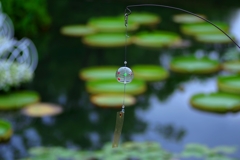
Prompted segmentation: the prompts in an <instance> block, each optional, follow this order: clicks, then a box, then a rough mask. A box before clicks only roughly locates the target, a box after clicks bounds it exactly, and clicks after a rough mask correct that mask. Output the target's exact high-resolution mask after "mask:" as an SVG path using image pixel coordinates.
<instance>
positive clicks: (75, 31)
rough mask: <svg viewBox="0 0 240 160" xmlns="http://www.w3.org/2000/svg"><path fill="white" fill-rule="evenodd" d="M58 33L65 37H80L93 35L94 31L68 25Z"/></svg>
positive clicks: (88, 27)
mask: <svg viewBox="0 0 240 160" xmlns="http://www.w3.org/2000/svg"><path fill="white" fill-rule="evenodd" d="M60 32H61V33H62V34H63V35H66V36H73V37H81V36H86V35H89V34H93V33H95V32H96V31H95V29H94V28H92V27H90V26H86V25H68V26H64V27H62V28H61V30H60Z"/></svg>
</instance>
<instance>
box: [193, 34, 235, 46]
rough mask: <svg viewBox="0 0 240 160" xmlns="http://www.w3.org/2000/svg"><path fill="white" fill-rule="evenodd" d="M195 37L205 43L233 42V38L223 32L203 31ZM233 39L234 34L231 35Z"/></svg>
mask: <svg viewBox="0 0 240 160" xmlns="http://www.w3.org/2000/svg"><path fill="white" fill-rule="evenodd" d="M194 37H195V39H196V40H197V41H199V42H203V43H231V42H232V41H231V39H229V38H228V37H227V36H226V35H225V34H223V33H220V32H219V33H202V34H199V35H195V36H194ZM230 37H231V38H232V39H234V37H233V36H231V35H230Z"/></svg>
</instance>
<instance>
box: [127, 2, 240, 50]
mask: <svg viewBox="0 0 240 160" xmlns="http://www.w3.org/2000/svg"><path fill="white" fill-rule="evenodd" d="M142 6H155V7H162V8H169V9H174V10H179V11H182V12H185V13H188V14H191V15H193V16H195V17H198V18H200V19H202V20H204V21H205V22H208V23H209V24H211V25H213V26H214V27H216V28H217V29H218V30H220V31H221V32H222V33H223V34H225V35H226V36H227V37H228V38H229V39H230V40H231V41H232V42H233V43H234V44H235V45H236V46H237V47H238V48H239V49H240V46H239V45H238V44H237V43H236V42H235V41H234V40H233V39H232V38H231V37H230V36H229V35H228V34H227V33H226V32H224V31H223V30H222V29H221V28H219V27H218V26H217V25H215V24H214V23H212V22H211V21H209V20H207V19H205V18H203V17H201V16H199V15H197V14H195V13H192V12H190V11H187V10H184V9H181V8H177V7H172V6H165V5H159V4H138V5H129V6H127V7H126V9H125V15H126V14H127V15H130V14H131V12H132V11H131V10H130V9H129V8H131V7H142ZM125 23H126V22H125Z"/></svg>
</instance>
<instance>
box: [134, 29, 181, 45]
mask: <svg viewBox="0 0 240 160" xmlns="http://www.w3.org/2000/svg"><path fill="white" fill-rule="evenodd" d="M180 42H181V38H180V37H179V35H178V34H176V33H173V32H165V31H155V32H141V33H138V34H137V35H136V36H134V37H133V43H134V44H136V45H138V46H143V47H150V48H160V47H168V46H174V45H176V44H179V43H180Z"/></svg>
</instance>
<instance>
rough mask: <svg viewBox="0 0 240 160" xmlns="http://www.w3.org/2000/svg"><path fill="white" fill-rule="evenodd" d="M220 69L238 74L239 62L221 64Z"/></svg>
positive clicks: (239, 70) (239, 71) (239, 69)
mask: <svg viewBox="0 0 240 160" xmlns="http://www.w3.org/2000/svg"><path fill="white" fill-rule="evenodd" d="M222 69H223V70H226V71H229V72H233V73H240V61H238V60H237V61H236V60H233V61H226V62H224V63H223V64H222Z"/></svg>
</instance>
